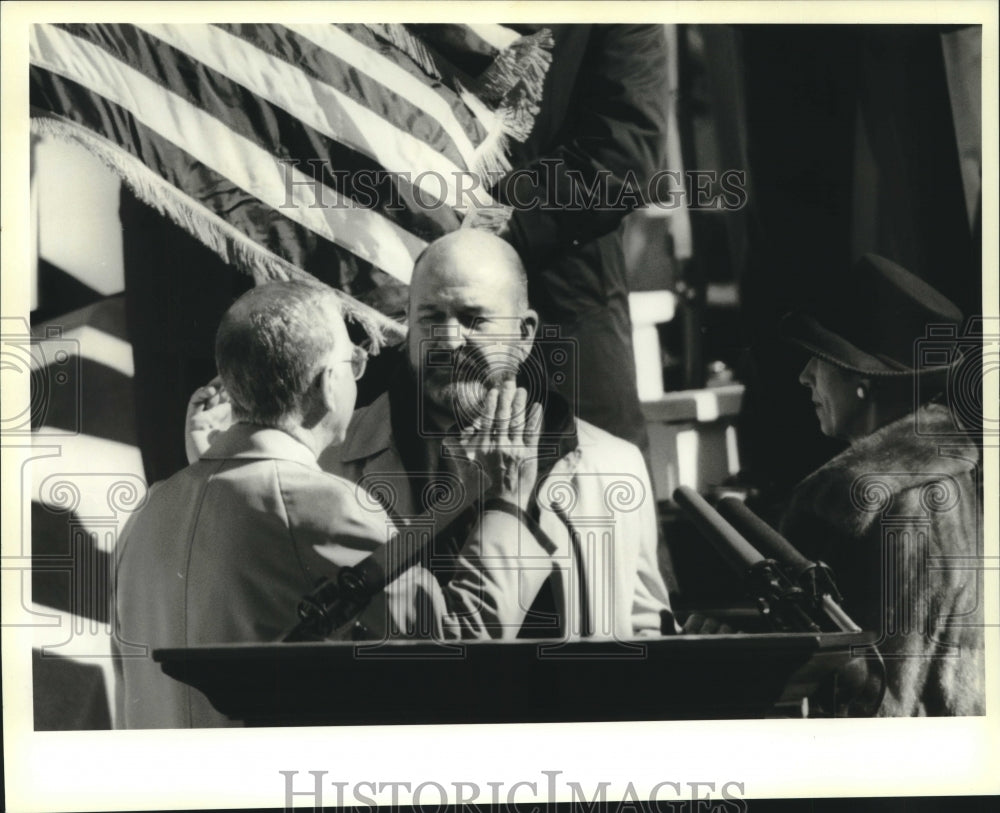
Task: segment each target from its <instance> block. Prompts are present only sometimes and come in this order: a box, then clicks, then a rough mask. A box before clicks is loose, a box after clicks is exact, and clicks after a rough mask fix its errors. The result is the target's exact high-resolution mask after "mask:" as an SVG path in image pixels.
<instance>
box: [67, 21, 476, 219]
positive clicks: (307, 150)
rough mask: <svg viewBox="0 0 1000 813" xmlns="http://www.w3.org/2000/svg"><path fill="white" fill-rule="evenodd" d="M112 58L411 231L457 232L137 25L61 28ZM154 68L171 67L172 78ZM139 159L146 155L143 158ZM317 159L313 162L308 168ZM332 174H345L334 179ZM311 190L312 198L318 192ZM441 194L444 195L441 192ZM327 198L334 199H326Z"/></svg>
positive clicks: (437, 211) (365, 167) (351, 153)
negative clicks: (299, 163) (131, 67)
mask: <svg viewBox="0 0 1000 813" xmlns="http://www.w3.org/2000/svg"><path fill="white" fill-rule="evenodd" d="M57 27H59V28H62V29H64V30H66V31H67V33H69V34H71V35H73V36H78V37H80V38H81V39H84V40H86V41H87V42H90V43H91V44H93V45H95V46H97V47H99V48H101V49H103V50H104V51H106V52H108V53H109V54H110V55H111V56H112V57H114V58H115V59H118V60H120V61H122V62H124V63H126V64H129V65H131V66H133V67H134V68H136V69H137V70H139V71H140V72H141V73H143V74H144V75H145V76H147V78H149V79H151V80H153V81H154V82H157V83H158V84H161V85H163V87H164V90H165V91H168V92H173V93H176V94H177V95H179V96H181V97H182V98H184V99H185V100H186V101H188V102H189V103H191V104H192V105H195V106H196V107H198V108H201V109H203V110H205V111H206V112H207V113H209V114H211V115H212V116H214V117H215V118H217V119H219V120H220V121H221V122H223V123H224V124H225V125H226V126H227V127H229V128H231V129H232V130H235V131H236V132H238V133H241V134H242V135H244V136H245V137H247V138H249V139H250V140H252V141H254V142H255V143H256V144H257V145H258V146H260V147H261V148H263V149H264V150H267V151H268V152H270V153H272V154H273V155H274V156H275V157H276V158H280V159H291V160H294V161H297V162H302V164H303V165H304V166H303V170H302V171H303V172H305V173H306V174H307V175H309V176H313V175H314V174H315V176H316V177H317V178H318V179H319V180H320V181H322V183H323V184H324V185H325V186H327V187H329V188H330V189H337V190H338V191H340V192H341V194H342V195H344V196H345V197H348V198H350V199H352V200H354V201H356V202H357V203H358V204H359V206H360V207H362V208H368V209H375V210H377V211H379V212H381V213H382V214H383V215H384V216H386V217H387V218H389V219H390V220H392V221H394V222H396V223H397V224H399V225H400V226H401V227H402V228H404V229H406V230H407V231H409V232H413V233H416V234H420V235H421V236H423V237H426V238H429V239H433V238H434V237H438V236H440V235H441V234H444V233H445V232H447V231H450V230H451V229H454V228H456V227H457V226H458V219H457V216H456V215H455V214H454V213H453V212H451V211H449V210H448V208H447V207H428V206H422V205H419V204H418V203H417V202H416V201H414V199H413V190H412V188H411V187H410V184H409V182H408V181H407V180H406V179H405V178H404V177H400V176H393V175H391V174H390V173H387V172H385V171H384V169H383V167H381V166H380V165H379V164H378V163H376V162H375V161H373V160H371V158H369V157H368V156H366V155H362V154H360V153H358V152H356V151H355V150H352V149H351V148H350V147H347V146H345V145H343V144H341V143H339V142H338V141H336V140H334V139H331V138H328V137H326V136H324V135H322V134H321V133H319V132H317V131H316V130H314V129H313V128H311V127H309V126H308V124H305V123H303V121H302V120H301V119H300V118H298V117H296V116H294V115H292V114H291V113H289V112H288V111H286V110H284V109H282V108H280V107H275V106H274V105H272V104H270V103H269V102H268V101H266V100H264V99H262V98H261V97H260V96H259V95H257V94H254V93H252V92H251V91H249V90H248V89H246V88H245V87H243V86H242V85H240V84H237V83H234V82H233V81H232V80H231V79H229V78H228V77H225V76H223V75H221V74H219V73H218V72H217V71H214V70H213V69H211V68H209V67H207V66H206V65H204V64H203V63H201V62H199V61H197V60H195V59H193V58H191V57H189V56H188V55H187V54H185V53H183V52H181V51H178V50H176V49H174V48H173V47H172V46H170V45H168V44H166V43H165V42H163V41H161V40H160V39H158V38H156V37H154V36H152V35H151V34H149V33H147V32H145V31H142V30H139V29H138V28H137V27H132V26H123V27H110V26H100V27H97V26H57ZM157 65H164V66H170V67H169V70H170V71H171V73H170V74H165V71H164V69H163V68H157ZM139 157H140V158H141V157H142V155H139ZM310 161H312V162H313V163H308V162H310ZM334 172H337V173H340V174H339V175H338V176H337V177H335V176H334V174H333V173H334ZM320 191H321V190H317V192H314V193H313V194H314V198H315V196H316V195H317V193H318V192H320ZM438 194H440V190H438ZM322 199H323V200H328V199H329V197H328V196H327V195H326V194H325V193H323V195H322Z"/></svg>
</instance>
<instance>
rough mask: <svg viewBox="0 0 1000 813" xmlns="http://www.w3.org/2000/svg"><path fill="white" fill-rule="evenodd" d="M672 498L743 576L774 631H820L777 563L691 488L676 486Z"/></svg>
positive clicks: (799, 592) (806, 601)
mask: <svg viewBox="0 0 1000 813" xmlns="http://www.w3.org/2000/svg"><path fill="white" fill-rule="evenodd" d="M674 501H675V502H676V503H677V504H678V505H679V506H680V507H681V509H682V510H683V511H684V513H685V514H686V515H687V516H688V518H689V519H690V520H691V522H692V523H693V524H694V525H695V527H696V528H697V529H698V530H699V531H701V532H702V534H703V535H704V536H705V537H706V538H707V539H708V540H709V541H710V542H711V543H712V545H714V546H715V548H716V550H718V551H719V553H720V554H721V555H722V557H723V558H724V559H726V561H727V562H728V563H729V564H730V565H731V566H732V567H734V568H735V569H736V570H737V571H738V572H739V573H741V574H742V575H743V578H744V582H745V583H746V586H747V592H748V593H750V595H751V597H753V598H754V599H756V601H757V608H758V610H759V611H760V613H761V615H763V616H764V617H765V618H767V619H768V620H769V621H770V623H771V625H772V626H773V627H774V628H775V629H776V630H778V631H780V632H795V631H798V632H820V628H819V626H818V625H817V624H816V622H815V621H813V619H812V618H811V616H810V614H809V608H810V602H809V597H808V596H807V594H806V592H805V591H804V590H803V589H802V588H801V587H800V586H798V585H797V584H795V583H794V582H793V581H792V580H791V579H789V578H788V576H786V575H785V573H784V571H783V570H782V569H781V566H780V565H779V564H778V562H776V561H775V560H774V559H767V558H765V557H764V556H763V555H761V553H760V551H758V550H757V549H756V548H755V547H754V546H753V545H751V544H750V543H749V542H747V540H746V539H745V538H744V537H743V536H742V535H741V534H740V533H739V532H738V531H737V530H736V529H735V528H734V527H733V526H732V525H730V524H729V523H728V522H726V520H725V519H723V518H722V517H721V516H720V515H719V512H718V511H716V510H715V509H714V508H712V506H710V505H709V504H708V503H707V502H706V501H705V499H704V498H703V497H702V496H701V495H700V494H698V492H697V491H695V490H694V489H692V488H688V487H687V486H680V487H678V488H677V490H676V491H674Z"/></svg>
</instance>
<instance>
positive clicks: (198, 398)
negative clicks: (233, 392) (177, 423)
mask: <svg viewBox="0 0 1000 813" xmlns="http://www.w3.org/2000/svg"><path fill="white" fill-rule="evenodd" d="M232 423H233V414H232V407H231V406H230V403H229V393H228V392H226V388H225V387H223V386H222V379H221V378H219V377H218V376H216V377H215V378H213V379H212V380H211V381H210V382H209V383H208V384H206V385H205V386H204V387H199V388H198V389H196V390H195V391H194V394H193V395H192V396H191V398H190V399H189V400H188V408H187V420H186V421H185V424H184V452H185V453H186V454H187V459H188V463H194V462H195V461H196V460H198V458H200V457H201V456H202V455H203V454H204V453H205V452H207V451H208V447H209V446H211V445H212V441H213V440H215V436H216V435H218V434H219V433H220V432H225V431H226V430H227V429H228V428H229V427H230V426H232Z"/></svg>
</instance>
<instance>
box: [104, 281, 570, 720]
mask: <svg viewBox="0 0 1000 813" xmlns="http://www.w3.org/2000/svg"><path fill="white" fill-rule="evenodd" d="M338 303H339V300H338V298H337V295H336V293H335V292H334V291H333V289H331V288H329V287H327V286H325V285H322V284H320V283H318V282H317V283H311V282H302V281H297V282H274V283H269V284H266V285H262V286H260V287H257V288H254V289H252V290H251V291H248V292H247V293H245V294H244V295H243V296H242V297H240V299H238V300H237V301H236V302H235V303H234V304H233V305H232V307H231V308H230V309H229V310H228V311H227V313H226V314H225V316H224V317H223V319H222V322H221V324H220V326H219V330H218V334H217V339H216V349H215V355H216V363H217V365H218V370H219V378H220V383H221V386H224V388H225V395H224V396H221V397H222V398H225V400H226V401H227V402H228V404H229V410H230V412H231V419H232V424H231V425H230V426H229V427H228V428H227V429H225V430H224V431H221V432H218V433H217V435H216V436H215V437H214V438H213V440H212V444H211V448H209V449H208V450H207V451H205V453H204V454H203V455H202V456H201V459H200V460H197V461H196V462H194V463H192V464H191V465H190V466H188V467H187V468H186V469H184V470H182V471H180V472H178V473H177V474H175V475H174V476H173V477H171V478H169V479H168V480H165V481H162V482H160V483H156V484H155V485H154V486H153V487H152V488H151V489H150V491H149V494H148V497H147V500H146V503H145V505H143V507H142V508H141V509H140V510H139V511H138V512H137V513H136V514H135V515H133V517H132V519H131V520H130V521H129V523H128V524H127V526H126V528H125V529H124V530H123V532H122V536H121V539H120V541H119V545H118V548H117V551H116V558H117V561H116V585H117V589H116V602H115V608H114V612H115V615H116V624H117V636H116V641H115V644H114V647H115V649H116V651H117V653H118V654H119V655H121V654H122V653H123V652H124V648H126V646H127V645H132V646H133V647H134V646H145V647H146V648H147V653H146V655H145V656H139V657H118V658H116V660H115V669H116V673H117V681H116V683H117V686H116V695H117V697H116V708H117V714H116V725H117V726H118V727H122V728H164V727H166V728H183V727H205V726H219V725H226V724H227V722H228V721H227V720H226V719H225V718H224V717H223V716H222V715H221V714H219V713H218V712H217V711H215V709H213V708H212V707H211V706H210V704H209V703H208V700H207V699H206V698H205V697H204V696H203V695H201V694H200V693H199V692H197V691H195V690H194V689H192V688H190V687H188V686H186V685H184V684H181V683H179V682H177V681H174V680H173V679H171V678H168V677H167V676H166V675H164V674H163V673H162V672H161V671H160V669H159V666H158V665H157V664H156V663H154V662H153V661H152V659H151V658H150V657H149V650H152V649H157V648H168V647H180V646H191V645H196V644H222V643H232V642H255V641H260V642H267V641H277V640H280V639H281V637H282V636H283V634H284V633H286V632H287V631H288V630H290V629H291V628H292V627H293V626H294V625H295V623H296V621H297V618H296V609H297V606H298V604H299V601H300V600H301V598H302V596H303V595H305V594H306V593H308V592H310V591H311V590H312V589H313V588H314V586H315V584H316V582H317V580H319V579H321V578H323V577H333V576H335V575H336V574H337V572H338V570H339V569H340V568H341V567H343V566H348V565H354V564H357V563H358V562H359V561H361V560H362V559H364V558H365V557H366V556H368V555H369V554H371V553H372V552H373V551H375V550H377V549H378V548H379V546H381V545H383V544H385V543H386V542H387V541H388V540H389V538H390V537H391V536H392V535H393V534H394V533H395V532H396V526H395V524H394V522H393V521H392V520H391V519H390V518H389V516H388V515H387V514H386V512H385V511H384V510H383V509H382V508H381V506H380V505H379V503H378V501H377V500H375V499H373V498H371V497H370V495H368V494H367V493H366V492H365V491H364V489H363V488H359V487H358V486H356V485H355V484H354V483H353V482H351V481H349V480H346V479H344V478H342V477H338V476H336V475H333V474H329V473H326V472H324V471H322V470H321V469H320V466H319V465H318V462H317V458H318V456H319V455H320V454H322V453H323V452H324V451H326V450H328V449H329V448H331V447H334V448H335V447H337V446H339V445H340V444H342V443H343V441H344V436H345V434H346V432H347V428H348V424H349V422H350V421H351V417H352V413H353V411H354V406H355V399H356V396H357V385H356V380H357V379H358V378H360V376H361V374H362V373H363V372H364V367H365V358H366V354H365V353H364V351H362V350H360V349H359V348H357V347H355V346H354V345H352V344H351V341H350V339H349V338H348V335H347V330H346V328H345V326H344V321H343V318H342V316H341V312H340V309H339V306H338ZM213 397H214V398H215V399H216V401H219V400H220V391H218V390H217V391H216V392H215V393H213ZM514 397H516V394H515V393H514V392H513V390H512V389H510V388H509V389H508V390H507V391H506V392H505V393H504V394H503V395H501V394H499V393H498V392H496V391H494V393H493V394H492V395H491V399H492V403H493V404H494V407H495V406H496V404H497V403H498V402H499V401H500V400H503V401H504V403H506V404H507V405H508V406H509V403H510V401H511V400H512V399H513V398H514ZM521 399H522V401H523V395H522V396H521ZM540 425H541V416H540V412H539V410H538V409H537V408H536V409H535V410H533V411H529V412H528V414H527V418H526V420H525V421H524V422H522V423H521V424H519V425H518V426H516V427H511V426H509V425H505V426H502V427H501V426H498V425H495V424H494V422H492V421H491V422H484V423H483V425H482V426H480V427H477V429H476V430H474V431H469V432H467V433H465V435H464V436H463V438H462V443H461V444H460V451H462V452H463V454H464V459H465V461H466V463H467V464H470V463H473V462H475V463H476V465H478V466H479V467H480V469H481V470H482V471H483V472H484V473H485V475H486V477H487V480H486V481H484V482H486V484H487V485H486V487H485V488H484V491H483V494H482V497H483V498H484V499H483V503H482V508H481V510H480V511H479V512H478V514H479V516H478V521H477V522H476V524H475V526H474V527H472V528H471V529H469V531H468V533H467V534H465V536H464V537H463V540H462V545H461V553H460V556H459V568H458V572H457V573H456V574H455V576H454V577H453V578H452V579H451V580H450V581H449V582H448V583H447V584H446V585H444V586H441V584H440V583H439V581H438V580H437V579H436V578H435V577H434V576H433V575H432V574H431V573H430V572H429V571H427V570H426V569H424V568H423V567H422V566H420V565H417V566H415V567H413V568H411V569H410V570H409V571H406V572H405V573H404V574H403V575H402V577H401V578H399V579H398V580H397V581H396V582H393V583H392V584H391V585H390V586H389V587H388V588H386V591H385V593H384V596H379V597H376V599H375V600H373V601H372V602H371V604H370V605H369V607H368V609H367V610H366V611H365V613H363V614H362V617H361V619H360V620H361V622H362V623H363V624H364V626H365V627H366V628H367V629H368V631H369V634H370V635H375V636H384V635H407V634H409V635H423V634H429V635H431V636H433V637H440V638H468V637H483V636H484V635H485V631H484V630H483V628H482V627H483V624H484V621H483V619H482V617H481V614H480V607H481V606H482V605H483V603H486V604H489V603H495V602H496V601H497V600H498V599H497V598H496V595H497V594H498V593H507V592H510V591H511V587H510V585H509V582H510V580H511V579H512V578H516V574H517V573H518V572H519V570H520V569H521V568H522V567H524V562H525V560H524V559H523V557H527V561H529V562H530V563H534V564H536V565H537V562H538V561H539V560H544V559H546V558H547V557H548V556H549V555H550V554H551V550H550V549H549V548H548V547H547V546H546V545H545V541H544V540H542V541H538V540H536V538H535V537H534V536H533V532H532V530H530V529H529V527H528V526H527V525H525V524H524V523H523V521H522V520H521V519H520V518H519V516H520V513H521V511H522V509H523V506H524V505H525V504H526V501H527V498H528V495H529V494H530V492H531V490H532V488H533V486H534V482H535V472H536V470H537V466H536V463H535V449H536V448H537V436H538V430H539V428H540ZM512 543H513V544H512ZM473 563H475V564H473ZM348 632H349V631H348V630H341V631H339V633H340V635H341V636H346V635H347V634H348ZM129 648H131V647H129Z"/></svg>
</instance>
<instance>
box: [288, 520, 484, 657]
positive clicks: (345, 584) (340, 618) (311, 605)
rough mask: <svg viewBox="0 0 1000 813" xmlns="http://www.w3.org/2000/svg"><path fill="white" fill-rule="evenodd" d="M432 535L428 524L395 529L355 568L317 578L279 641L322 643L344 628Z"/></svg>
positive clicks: (451, 527) (417, 556)
mask: <svg viewBox="0 0 1000 813" xmlns="http://www.w3.org/2000/svg"><path fill="white" fill-rule="evenodd" d="M478 509H479V506H478V504H476V503H473V504H472V505H470V506H468V507H466V509H465V510H464V511H462V512H461V513H460V514H459V515H458V516H457V517H456V518H455V519H453V520H452V521H451V522H450V523H449V524H448V526H447V527H446V528H445V529H444V530H443V531H442V532H441V534H440V535H439V537H438V539H439V540H444V541H445V542H447V541H448V540H450V538H451V536H453V535H454V534H456V533H460V532H462V531H464V530H467V529H468V527H471V523H472V521H473V520H474V518H475V516H478ZM432 531H433V524H432V523H431V524H425V523H421V522H419V521H418V522H416V523H414V524H412V525H405V524H404V525H401V526H400V527H399V529H398V532H397V533H396V534H395V535H393V536H392V538H390V539H389V541H388V542H386V543H385V544H384V545H380V546H379V547H378V549H377V550H375V551H374V552H373V553H371V554H370V555H369V556H367V557H365V558H364V559H362V560H361V561H360V562H358V563H357V564H356V565H351V566H347V567H342V568H341V569H340V571H339V572H338V573H337V576H336V578H335V579H321V580H320V581H319V582H318V583H317V585H316V587H315V588H314V589H313V590H312V591H311V592H310V593H307V594H306V595H305V596H303V597H302V600H301V601H300V602H299V606H298V616H299V623H298V624H297V625H296V626H295V627H294V628H293V629H292V630H291V631H290V632H288V633H287V634H286V635H285V636H284V637H283V638H282V641H285V642H291V641H309V640H317V639H323V638H325V637H326V636H328V635H329V634H330V633H331V632H333V631H334V630H337V629H340V628H341V627H343V626H345V625H346V624H347V623H348V622H349V621H350V620H351V619H352V618H355V617H356V616H357V615H359V614H360V613H361V611H362V610H364V608H365V606H366V605H367V604H368V602H369V601H370V600H371V598H372V597H373V596H375V595H377V594H378V593H380V592H382V591H383V590H384V589H385V588H386V586H387V585H389V584H392V582H394V581H395V580H396V579H397V578H399V577H400V576H401V575H402V574H403V573H405V572H406V571H407V570H409V569H410V568H411V567H413V566H414V565H416V564H418V563H419V562H420V561H421V559H422V558H423V556H424V552H425V551H426V550H427V549H428V548H429V546H430V544H431V540H432V539H433V533H432Z"/></svg>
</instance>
